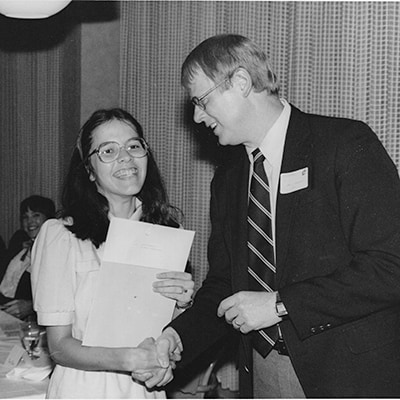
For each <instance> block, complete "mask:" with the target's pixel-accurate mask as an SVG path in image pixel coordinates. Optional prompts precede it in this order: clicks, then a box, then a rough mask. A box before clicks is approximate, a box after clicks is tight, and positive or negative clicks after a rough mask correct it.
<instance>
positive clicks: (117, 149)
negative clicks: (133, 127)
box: [88, 138, 148, 163]
mask: <svg viewBox="0 0 400 400" xmlns="http://www.w3.org/2000/svg"><path fill="white" fill-rule="evenodd" d="M121 149H124V150H125V151H126V152H127V153H128V154H129V155H130V156H131V157H133V158H142V157H145V156H146V155H147V152H148V145H147V143H146V141H145V140H144V139H143V138H131V139H129V140H128V141H127V142H126V143H125V144H122V145H121V144H119V143H117V142H112V141H110V142H104V143H102V144H101V145H100V146H99V147H98V148H97V149H95V150H93V151H92V152H91V153H90V154H89V155H88V158H89V157H91V156H92V155H93V154H97V156H98V157H99V160H100V161H101V162H103V163H111V162H113V161H115V160H116V159H118V157H119V155H120V153H121Z"/></svg>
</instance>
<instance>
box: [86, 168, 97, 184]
mask: <svg viewBox="0 0 400 400" xmlns="http://www.w3.org/2000/svg"><path fill="white" fill-rule="evenodd" d="M85 169H86V172H87V174H88V175H89V181H90V182H94V181H95V180H96V177H95V176H94V173H93V171H92V168H91V166H90V165H87V164H86V165H85Z"/></svg>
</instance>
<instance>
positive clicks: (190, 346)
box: [170, 172, 233, 364]
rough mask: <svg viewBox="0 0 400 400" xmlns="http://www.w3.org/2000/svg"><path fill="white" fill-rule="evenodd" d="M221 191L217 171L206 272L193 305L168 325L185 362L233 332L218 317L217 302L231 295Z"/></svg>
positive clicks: (213, 185)
mask: <svg viewBox="0 0 400 400" xmlns="http://www.w3.org/2000/svg"><path fill="white" fill-rule="evenodd" d="M223 193H224V188H223V177H222V176H221V174H220V173H218V172H217V173H216V175H215V177H214V179H213V181H212V184H211V209H210V213H211V222H212V228H211V236H210V239H209V244H208V259H209V271H208V274H207V277H206V279H205V280H204V282H203V284H202V286H201V288H200V289H199V290H198V292H197V293H196V296H195V299H194V304H193V307H192V308H190V309H189V310H187V311H185V312H184V313H183V314H181V315H180V316H178V317H177V318H176V319H174V320H173V321H172V322H171V324H170V326H172V327H173V328H174V329H175V330H176V331H177V332H178V334H179V336H180V337H181V340H182V344H183V363H185V364H186V363H188V362H190V361H192V360H193V359H194V358H196V357H198V356H199V355H201V354H202V353H203V352H204V351H206V350H208V349H209V348H210V347H211V346H213V345H214V344H215V343H216V342H217V341H218V340H220V339H221V338H223V337H224V336H225V335H227V334H229V333H232V332H233V330H232V329H231V328H230V327H229V325H228V324H226V323H225V319H224V318H219V317H218V316H217V308H218V305H219V303H220V302H221V301H222V300H223V299H225V298H226V297H228V296H230V295H231V294H232V289H231V270H230V263H229V256H228V252H227V249H226V246H225V243H224V240H223V235H222V229H223V220H224V217H223V216H224V212H223V209H221V208H220V204H221V201H220V200H221V196H222V195H223Z"/></svg>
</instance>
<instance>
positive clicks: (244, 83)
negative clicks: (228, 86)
mask: <svg viewBox="0 0 400 400" xmlns="http://www.w3.org/2000/svg"><path fill="white" fill-rule="evenodd" d="M232 80H233V81H234V82H235V83H236V84H237V85H238V87H239V90H240V91H241V92H242V93H243V95H244V96H245V97H247V96H248V95H249V94H250V91H251V89H252V87H253V81H252V79H251V76H250V74H249V73H248V72H247V70H246V69H245V68H242V67H239V68H238V69H237V70H236V71H235V73H234V74H233V77H232Z"/></svg>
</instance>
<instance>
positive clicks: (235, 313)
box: [217, 292, 282, 333]
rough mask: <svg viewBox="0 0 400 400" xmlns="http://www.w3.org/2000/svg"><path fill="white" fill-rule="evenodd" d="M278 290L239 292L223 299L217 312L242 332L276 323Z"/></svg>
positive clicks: (279, 319)
mask: <svg viewBox="0 0 400 400" xmlns="http://www.w3.org/2000/svg"><path fill="white" fill-rule="evenodd" d="M275 303H276V292H239V293H235V294H234V295H232V296H229V297H227V298H226V299H224V300H222V301H221V303H220V305H219V307H218V310H217V314H218V316H219V317H225V320H226V322H228V324H232V325H233V327H234V328H235V329H237V330H240V332H242V333H248V332H250V331H255V330H259V329H263V328H268V327H269V326H272V325H275V324H277V323H278V322H280V321H281V320H282V319H281V318H280V317H278V316H277V315H276V312H275Z"/></svg>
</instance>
